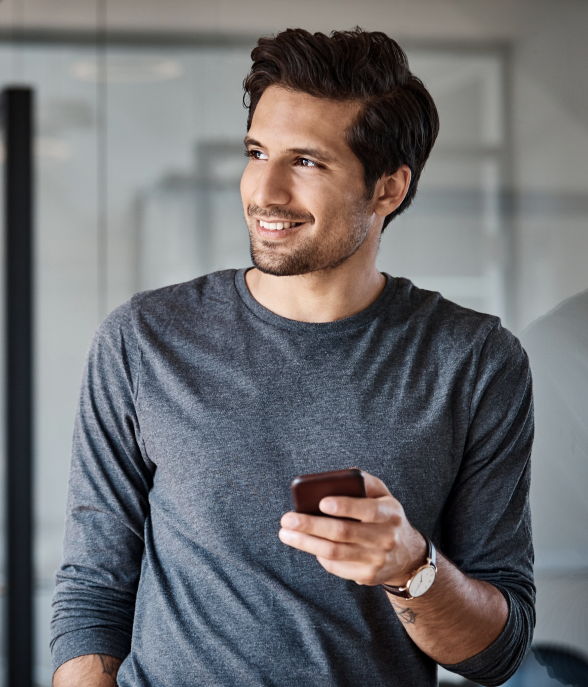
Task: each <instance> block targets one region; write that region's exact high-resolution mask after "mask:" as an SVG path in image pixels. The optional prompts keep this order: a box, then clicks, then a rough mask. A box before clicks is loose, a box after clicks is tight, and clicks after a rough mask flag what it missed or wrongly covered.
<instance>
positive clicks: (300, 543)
mask: <svg viewBox="0 0 588 687" xmlns="http://www.w3.org/2000/svg"><path fill="white" fill-rule="evenodd" d="M278 536H279V538H280V541H281V542H282V543H284V544H287V545H288V546H291V547H292V548H294V549H298V550H299V551H305V552H306V553H310V554H312V555H313V556H317V557H320V558H326V559H329V560H334V561H352V562H353V561H354V562H362V561H363V562H364V563H365V562H371V561H370V550H369V549H367V548H366V547H362V546H359V545H357V544H345V543H341V542H332V541H329V540H328V539H321V538H320V537H314V536H313V535H311V534H306V533H304V532H296V531H295V530H286V529H281V530H280V531H279V533H278Z"/></svg>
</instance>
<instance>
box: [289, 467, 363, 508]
mask: <svg viewBox="0 0 588 687" xmlns="http://www.w3.org/2000/svg"><path fill="white" fill-rule="evenodd" d="M291 487H292V498H293V499H294V509H295V510H296V512H297V513H307V514H309V515H327V514H326V513H323V512H322V511H320V510H319V503H320V501H321V499H324V498H325V496H354V497H356V498H365V496H366V493H365V483H364V481H363V475H362V473H361V470H358V469H357V468H350V469H349V470H332V471H331V472H317V473H315V474H313V475H300V476H299V477H296V478H295V479H293V480H292V484H291Z"/></svg>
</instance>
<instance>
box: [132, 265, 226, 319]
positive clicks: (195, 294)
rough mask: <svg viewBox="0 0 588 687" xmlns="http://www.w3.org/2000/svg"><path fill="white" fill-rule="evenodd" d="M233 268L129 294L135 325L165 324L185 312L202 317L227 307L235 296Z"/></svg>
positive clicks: (180, 316)
mask: <svg viewBox="0 0 588 687" xmlns="http://www.w3.org/2000/svg"><path fill="white" fill-rule="evenodd" d="M236 273H237V270H234V269H231V270H223V271H219V272H212V273H211V274H207V275H204V276H202V277H198V278H197V279H192V280H191V281H188V282H183V283H181V284H173V285H171V286H165V287H163V288H160V289H154V290H152V291H143V292H141V293H137V294H135V295H134V296H133V298H132V299H131V301H130V304H129V305H130V311H131V315H132V318H133V322H134V324H135V326H141V325H142V326H150V325H151V326H165V324H166V323H170V322H172V321H174V320H177V319H181V318H182V317H185V316H187V315H192V316H193V315H198V316H200V317H206V314H207V313H209V312H211V311H216V310H218V309H222V308H223V306H228V305H229V304H230V303H231V302H232V301H233V300H234V295H235V275H236Z"/></svg>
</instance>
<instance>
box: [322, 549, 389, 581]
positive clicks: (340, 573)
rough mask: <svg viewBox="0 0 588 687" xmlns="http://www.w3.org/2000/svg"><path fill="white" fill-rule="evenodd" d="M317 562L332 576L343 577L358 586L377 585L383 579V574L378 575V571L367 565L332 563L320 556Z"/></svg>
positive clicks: (348, 562)
mask: <svg viewBox="0 0 588 687" xmlns="http://www.w3.org/2000/svg"><path fill="white" fill-rule="evenodd" d="M317 561H318V562H319V563H320V564H321V565H322V566H323V568H324V569H325V570H326V571H327V572H329V573H331V575H337V577H342V578H343V579H345V580H353V581H354V582H357V584H361V585H364V584H366V585H377V584H379V583H380V581H381V579H382V578H381V573H378V571H377V569H375V568H372V567H369V566H366V565H365V563H355V562H353V561H332V560H329V559H328V558H320V557H319V556H317Z"/></svg>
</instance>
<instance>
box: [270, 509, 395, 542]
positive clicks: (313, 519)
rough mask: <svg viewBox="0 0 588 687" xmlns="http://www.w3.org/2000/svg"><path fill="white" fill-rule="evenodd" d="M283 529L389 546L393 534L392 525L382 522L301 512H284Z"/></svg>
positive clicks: (341, 540) (334, 539) (332, 539)
mask: <svg viewBox="0 0 588 687" xmlns="http://www.w3.org/2000/svg"><path fill="white" fill-rule="evenodd" d="M281 525H282V527H284V528H285V529H289V530H296V531H299V532H305V533H306V534H311V535H314V536H315V537H321V539H329V540H330V541H334V542H344V543H348V544H361V545H364V546H365V545H368V546H380V547H383V548H390V547H391V546H392V545H393V541H392V540H393V538H394V536H395V532H394V527H393V526H391V525H390V523H389V522H388V521H386V522H384V523H363V522H356V521H354V520H344V519H342V518H325V517H321V516H320V515H319V516H316V515H304V514H302V513H295V512H291V513H286V514H285V515H284V516H283V517H282V520H281Z"/></svg>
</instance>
